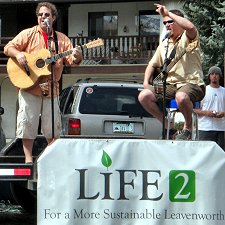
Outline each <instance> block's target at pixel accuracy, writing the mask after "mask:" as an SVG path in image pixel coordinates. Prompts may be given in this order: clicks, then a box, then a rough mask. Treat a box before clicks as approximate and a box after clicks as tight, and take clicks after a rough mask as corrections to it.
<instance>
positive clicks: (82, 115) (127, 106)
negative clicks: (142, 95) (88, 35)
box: [0, 79, 161, 212]
mask: <svg viewBox="0 0 225 225" xmlns="http://www.w3.org/2000/svg"><path fill="white" fill-rule="evenodd" d="M141 88H142V85H141V84H140V83H137V82H134V81H133V80H132V81H121V80H119V81H114V80H110V81H109V80H108V81H105V82H103V81H102V80H101V81H100V82H99V81H98V82H96V81H92V79H87V80H85V81H80V80H79V81H78V82H75V84H74V85H71V86H69V87H66V88H65V89H63V90H62V92H61V94H60V98H59V102H60V109H61V112H62V135H61V138H68V137H70V138H71V137H72V138H80V137H82V138H99V137H103V138H121V139H123V138H126V139H127V138H136V139H137V138H140V139H158V138H159V137H160V135H161V124H160V123H159V122H158V121H157V120H156V119H155V118H153V117H152V116H151V115H149V114H147V113H146V112H145V111H144V109H143V108H142V107H141V105H140V104H139V102H138V100H137V96H138V93H139V91H140V89H141ZM46 146H47V142H46V140H45V138H44V137H43V136H42V135H41V134H40V135H39V136H38V137H37V138H36V140H35V142H34V146H33V158H34V162H36V159H37V158H38V157H39V156H40V155H41V153H42V152H43V150H44V149H45V148H46ZM0 186H1V187H2V186H6V187H5V188H6V189H10V193H9V195H10V197H11V198H12V199H13V200H15V201H16V202H17V203H18V204H20V205H21V206H22V207H23V208H24V209H25V210H27V211H31V212H32V211H35V210H36V190H37V165H36V163H34V164H33V165H28V164H25V163H24V153H23V149H22V141H21V139H18V138H15V139H13V140H12V141H11V142H10V143H8V144H7V145H6V146H5V147H4V148H2V149H1V150H0ZM1 189H2V188H1Z"/></svg>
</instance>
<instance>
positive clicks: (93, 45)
mask: <svg viewBox="0 0 225 225" xmlns="http://www.w3.org/2000/svg"><path fill="white" fill-rule="evenodd" d="M96 42H98V43H97V44H95V43H96ZM92 43H94V44H92ZM102 44H103V42H102V40H96V41H92V42H91V43H87V44H84V45H81V48H83V49H85V48H94V47H98V46H101V45H102ZM72 53H73V49H71V50H68V51H65V52H62V53H59V54H56V55H55V56H54V59H55V60H56V61H57V60H58V59H61V58H64V57H66V56H69V55H71V54H72Z"/></svg>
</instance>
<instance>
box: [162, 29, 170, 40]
mask: <svg viewBox="0 0 225 225" xmlns="http://www.w3.org/2000/svg"><path fill="white" fill-rule="evenodd" d="M169 37H170V30H168V31H167V32H166V34H165V36H164V38H163V39H162V42H163V41H164V40H166V39H167V38H169Z"/></svg>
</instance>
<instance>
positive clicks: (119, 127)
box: [113, 123, 134, 134]
mask: <svg viewBox="0 0 225 225" xmlns="http://www.w3.org/2000/svg"><path fill="white" fill-rule="evenodd" d="M113 133H123V134H133V133H134V123H113Z"/></svg>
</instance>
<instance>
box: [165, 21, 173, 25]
mask: <svg viewBox="0 0 225 225" xmlns="http://www.w3.org/2000/svg"><path fill="white" fill-rule="evenodd" d="M167 23H169V24H173V23H174V21H173V20H167V21H163V24H164V25H166V24H167Z"/></svg>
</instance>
